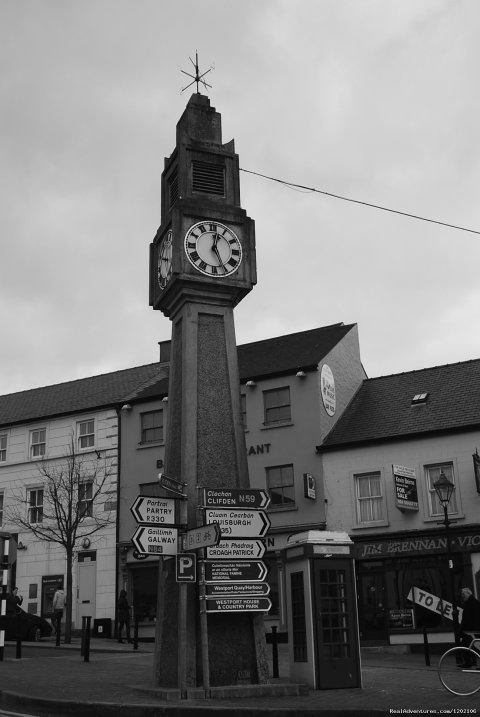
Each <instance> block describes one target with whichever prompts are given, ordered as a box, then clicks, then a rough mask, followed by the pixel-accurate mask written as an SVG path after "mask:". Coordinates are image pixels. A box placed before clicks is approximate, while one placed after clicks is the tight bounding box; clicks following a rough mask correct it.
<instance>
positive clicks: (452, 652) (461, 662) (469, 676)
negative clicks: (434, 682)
mask: <svg viewBox="0 0 480 717" xmlns="http://www.w3.org/2000/svg"><path fill="white" fill-rule="evenodd" d="M465 634H466V635H470V637H471V638H472V640H471V642H470V644H469V646H468V647H460V646H456V647H451V648H450V649H449V650H447V651H446V652H444V653H443V655H442V656H441V658H440V661H439V663H438V676H439V677H440V682H441V683H442V685H443V686H444V687H445V689H447V690H448V691H449V692H452V694H454V695H459V696H460V697H468V695H474V694H475V692H478V691H479V690H480V666H477V661H478V664H479V665H480V633H478V632H466V633H465Z"/></svg>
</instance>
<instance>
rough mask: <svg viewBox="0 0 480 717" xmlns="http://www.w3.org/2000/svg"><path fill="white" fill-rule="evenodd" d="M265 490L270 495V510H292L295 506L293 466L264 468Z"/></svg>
mask: <svg viewBox="0 0 480 717" xmlns="http://www.w3.org/2000/svg"><path fill="white" fill-rule="evenodd" d="M266 472H267V490H268V492H269V493H270V499H271V503H270V507H271V508H279V507H282V508H293V507H294V506H295V484H294V481H293V465H286V466H274V467H272V468H266Z"/></svg>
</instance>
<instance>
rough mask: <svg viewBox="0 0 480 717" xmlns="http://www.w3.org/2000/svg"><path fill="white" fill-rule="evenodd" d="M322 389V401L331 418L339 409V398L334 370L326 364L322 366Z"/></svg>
mask: <svg viewBox="0 0 480 717" xmlns="http://www.w3.org/2000/svg"><path fill="white" fill-rule="evenodd" d="M320 389H321V392H322V401H323V405H324V407H325V410H326V412H327V413H328V415H329V416H334V415H335V410H336V408H337V398H336V393H335V379H334V378H333V373H332V369H331V368H330V366H327V364H326V363H324V364H323V366H322V371H321V374H320Z"/></svg>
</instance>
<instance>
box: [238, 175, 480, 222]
mask: <svg viewBox="0 0 480 717" xmlns="http://www.w3.org/2000/svg"><path fill="white" fill-rule="evenodd" d="M240 171H241V172H246V173H247V174H254V175H255V176H257V177H263V179H269V180H270V181H272V182H278V183H279V184H284V185H285V186H286V187H292V188H295V189H305V190H306V191H308V192H315V193H316V194H323V195H325V196H326V197H333V198H334V199H342V200H343V201H344V202H352V203H353V204H362V205H363V206H364V207H371V208H372V209H380V210H381V211H382V212H390V213H391V214H400V215H401V216H403V217H410V219H418V220H420V221H422V222H429V223H430V224H440V226H442V227H449V229H458V230H459V231H461V232H470V233H471V234H480V231H477V230H476V229H468V228H467V227H461V226H458V225H457V224H448V223H447V222H440V221H438V220H437V219H428V218H427V217H421V216H419V215H418V214H409V213H408V212H401V211H400V210H399V209H391V208H390V207H382V206H381V205H380V204H372V203H371V202H363V201H361V200H360V199H352V198H351V197H342V196H341V195H340V194H333V193H332V192H325V191H323V190H321V189H315V188H314V187H305V186H304V185H303V184H294V183H293V182H286V181H285V180H283V179H277V178H276V177H269V176H268V175H266V174H260V172H253V171H252V170H250V169H243V168H242V167H240Z"/></svg>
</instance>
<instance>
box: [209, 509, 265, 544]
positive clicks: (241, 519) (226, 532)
mask: <svg viewBox="0 0 480 717" xmlns="http://www.w3.org/2000/svg"><path fill="white" fill-rule="evenodd" d="M205 522H206V523H218V524H219V526H220V530H221V531H222V538H257V537H258V538H263V536H264V535H266V534H267V531H268V529H269V527H270V525H271V523H270V519H269V517H268V515H267V514H266V513H265V511H264V510H217V509H215V510H214V509H209V508H207V509H206V510H205Z"/></svg>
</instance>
